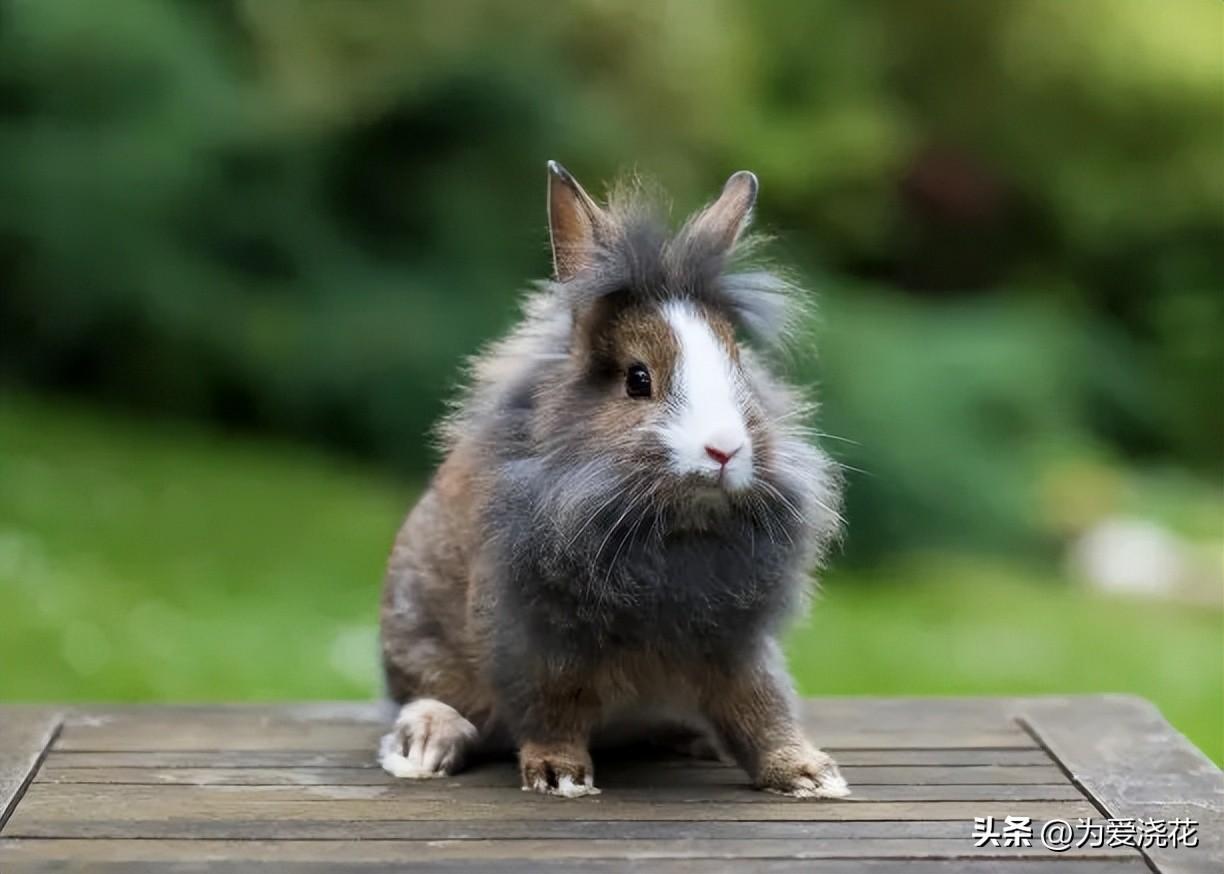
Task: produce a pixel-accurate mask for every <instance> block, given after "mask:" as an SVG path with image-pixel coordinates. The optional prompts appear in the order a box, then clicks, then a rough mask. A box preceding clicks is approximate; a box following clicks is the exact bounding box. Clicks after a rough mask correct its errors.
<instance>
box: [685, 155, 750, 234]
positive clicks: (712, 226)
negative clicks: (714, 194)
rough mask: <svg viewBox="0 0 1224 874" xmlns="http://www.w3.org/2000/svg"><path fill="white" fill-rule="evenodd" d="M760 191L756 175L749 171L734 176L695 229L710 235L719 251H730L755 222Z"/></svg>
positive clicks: (707, 208) (698, 217) (702, 215)
mask: <svg viewBox="0 0 1224 874" xmlns="http://www.w3.org/2000/svg"><path fill="white" fill-rule="evenodd" d="M757 188H758V183H757V178H756V174H754V173H751V172H749V171H748V170H740V171H739V172H738V173H732V174H731V178H730V179H728V180H727V184H726V185H724V186H723V190H722V194H720V195H719V196H718V200H716V201H714V202H713V203H711V204H710V205H709V206H707V207H706V208H705V209H704V210H702V212H701V214H700V215H698V216H697V218H696V219H695V220H694V223H693V229H694V230H695V231H696V232H697V233H699V234H702V235H703V236H704V235H708V237H709V239H710V240H711V241H712V242H713V243H714V245H715V246H717V247H718V248H720V249H722V250H724V251H725V250H727V249H730V248H731V247H732V246H734V245H735V243H736V241H737V240H738V239H739V238H740V234H742V233H743V232H744V229H745V228H746V227H748V222H749V220H750V219H751V218H752V207H753V206H755V205H756V198H757Z"/></svg>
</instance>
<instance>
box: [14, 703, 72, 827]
mask: <svg viewBox="0 0 1224 874" xmlns="http://www.w3.org/2000/svg"><path fill="white" fill-rule="evenodd" d="M61 721H62V715H61V713H60V712H59V711H58V710H54V709H47V708H42V707H29V708H26V707H21V708H18V707H12V708H6V709H5V710H3V711H2V712H0V832H2V831H3V830H4V826H5V823H7V822H8V820H9V817H10V816H12V814H13V811H14V810H15V809H16V806H17V803H18V801H19V800H20V799H21V797H22V793H23V792H24V791H25V789H26V785H27V783H29V781H30V780H31V779H32V778H33V776H34V772H35V771H36V770H37V768H38V765H39V763H40V762H41V760H42V757H43V755H44V753H45V752H46V750H47V747H48V746H50V744H51V741H52V739H53V738H54V737H55V734H56V732H57V731H58V730H59V727H60V723H61Z"/></svg>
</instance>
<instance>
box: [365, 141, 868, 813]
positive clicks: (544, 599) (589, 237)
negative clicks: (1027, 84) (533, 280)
mask: <svg viewBox="0 0 1224 874" xmlns="http://www.w3.org/2000/svg"><path fill="white" fill-rule="evenodd" d="M757 189H758V182H757V178H756V176H754V175H753V174H752V173H749V172H746V171H741V172H738V173H735V174H734V175H732V176H731V177H730V179H729V180H728V181H727V182H726V184H725V186H724V188H723V190H722V193H721V194H720V195H719V197H718V198H717V199H716V200H714V201H713V202H712V203H711V204H710V205H708V206H707V207H706V208H705V209H703V210H701V211H700V212H698V213H697V214H695V215H694V216H693V217H691V218H690V219H689V220H688V221H687V222H686V223H685V224H684V225H683V226H682V227H681V228H680V229H679V230H678V231H675V232H674V233H670V232H669V231H668V229H667V227H666V225H665V223H664V222H662V221H661V220H660V218H659V210H658V209H656V208H655V207H654V206H652V203H653V202H654V198H653V197H651V196H648V194H647V193H646V189H645V187H644V186H642V185H641V184H632V183H631V184H627V185H621V186H619V187H618V188H616V189H614V190H613V192H612V195H611V198H610V201H609V203H608V205H607V206H601V205H600V204H598V203H597V202H596V201H595V200H594V199H593V198H592V197H591V196H590V195H588V194H587V193H586V191H585V190H584V189H583V188H582V186H580V185H579V184H578V182H577V181H576V180H575V179H574V178H573V177H572V176H571V175H570V174H569V173H568V172H567V171H566V170H565V169H564V168H563V167H561V165H559V164H557V163H556V162H549V164H548V220H549V230H550V234H551V245H552V257H553V269H554V274H555V275H554V277H553V280H552V281H550V282H545V283H541V284H540V286H539V287H538V288H537V290H536V292H535V293H534V294H533V295H531V296H530V297H529V298H528V300H527V301H526V303H525V305H524V309H523V318H522V320H521V322H520V323H519V324H518V326H517V327H516V328H514V329H513V331H512V332H511V333H510V334H509V335H508V336H507V337H506V338H505V339H503V340H501V341H500V342H497V343H495V344H494V345H492V346H491V347H489V348H488V349H487V350H485V351H484V352H483V353H482V354H480V355H479V356H477V357H476V358H475V359H474V360H473V362H472V365H471V373H470V380H469V386H468V387H467V389H466V391H465V393H464V395H463V397H462V399H461V400H460V401H459V402H458V403H457V405H456V406H455V408H454V410H453V412H452V414H451V415H450V416H449V417H448V418H447V419H446V420H445V421H444V423H443V425H442V426H441V442H442V446H443V449H444V452H445V458H444V460H443V462H442V464H441V465H440V467H439V468H438V469H437V471H436V473H435V475H434V477H433V479H432V481H431V483H430V485H429V487H428V489H427V490H426V491H425V492H424V494H423V496H422V497H421V498H420V500H419V502H418V503H417V504H416V506H415V507H414V508H413V509H412V511H411V513H410V514H409V516H408V517H407V520H406V521H405V522H404V524H403V527H402V528H401V530H400V531H399V534H398V536H397V538H396V540H395V545H394V548H393V550H392V553H391V557H390V560H389V565H388V572H387V576H386V584H385V587H384V592H383V597H382V602H381V644H382V657H383V664H384V669H385V679H386V685H387V690H388V692H389V695H390V697H391V698H392V699H393V701H394V703H395V704H397V705H399V706H400V710H399V714H398V717H397V718H396V720H395V723H394V727H393V729H392V730H391V732H390V733H389V734H387V735H386V736H385V737H384V738H383V740H382V743H381V746H380V751H379V755H380V762H381V764H382V766H383V768H384V769H385V770H386V771H388V772H389V773H390V774H392V775H395V776H397V777H406V778H430V777H440V776H444V775H447V774H451V773H455V772H456V771H457V770H459V769H460V768H461V767H462V766H463V764H464V761H465V759H466V758H468V757H469V756H470V755H471V754H473V753H475V752H478V751H483V750H486V749H494V748H497V747H499V746H502V745H507V744H510V745H512V746H513V748H514V749H516V750H517V754H518V762H519V769H520V773H521V778H522V788H523V789H524V790H528V791H534V792H540V793H545V794H551V795H560V796H564V797H579V796H584V795H594V794H597V793H598V792H599V789H598V788H596V786H595V783H594V769H593V767H592V760H591V754H590V747H591V744H592V742H593V740H594V741H596V742H598V739H599V737H600V736H603V735H605V734H615V733H616V732H617V730H618V728H620V729H627V730H628V732H629V733H630V734H635V735H636V736H639V737H641V736H643V735H644V736H646V737H650V736H651V735H652V734H655V733H658V734H662V733H663V732H665V731H667V730H669V728H674V727H676V726H686V727H688V728H689V729H691V730H692V731H693V732H695V733H696V734H694V735H693V737H695V738H696V739H697V740H700V739H701V738H702V737H705V738H708V739H709V741H710V744H707V745H706V747H707V749H708V748H711V747H713V748H715V749H717V750H721V751H724V752H725V753H727V754H729V756H730V757H731V758H733V759H734V761H735V762H736V763H738V764H739V765H740V766H741V767H742V768H743V769H744V770H745V771H746V772H747V774H748V775H749V777H750V778H751V780H752V782H753V784H754V785H755V786H756V787H758V788H760V789H764V790H768V791H770V792H776V793H780V794H783V795H789V796H795V797H801V798H808V797H829V798H837V797H842V796H845V795H847V794H848V793H849V789H848V788H847V785H846V781H845V780H844V779H843V778H842V776H841V774H840V772H839V771H838V768H837V765H836V763H835V762H834V761H833V759H832V758H831V757H830V756H828V755H827V754H826V753H824V752H822V751H821V750H819V749H818V748H817V747H815V746H814V745H813V744H812V743H810V742H809V741H808V740H807V739H806V738H805V737H804V735H803V732H802V729H801V727H800V725H799V721H798V718H797V701H796V697H795V693H794V691H793V690H792V685H791V682H790V679H789V676H788V674H787V671H786V667H785V663H784V659H783V656H782V653H781V650H780V647H779V644H778V635H779V633H780V630H781V629H782V626H783V624H784V622H785V620H786V619H787V617H788V616H790V615H792V614H793V613H794V612H795V611H797V610H799V609H800V608H801V607H803V606H804V602H805V593H806V591H807V589H808V588H809V585H810V579H811V577H810V573H811V571H812V570H813V568H814V567H815V566H817V565H818V564H820V563H821V561H822V560H823V558H824V556H825V554H826V552H827V550H828V547H829V546H830V544H831V543H832V542H833V541H834V540H835V539H836V538H837V536H838V534H839V531H840V521H841V519H840V516H839V513H838V508H839V492H840V479H839V475H838V468H837V466H836V465H835V463H834V462H833V461H832V460H831V459H830V458H829V457H828V456H827V455H826V454H824V453H823V452H822V451H821V450H820V449H818V448H817V447H816V446H815V445H814V444H813V442H812V441H811V439H810V437H811V434H810V432H809V431H807V430H806V429H805V427H804V425H803V424H802V420H803V419H804V418H805V415H806V413H807V411H808V410H809V407H808V406H807V405H806V404H805V402H804V401H803V399H802V398H801V396H800V394H799V392H798V391H797V390H796V389H794V388H792V387H790V386H788V385H786V384H785V383H784V382H782V381H781V380H780V379H779V378H778V377H776V376H775V375H774V374H773V373H771V371H770V369H769V366H768V365H767V363H766V361H767V360H768V359H770V358H771V356H770V355H769V353H770V352H771V351H772V350H773V349H774V348H775V347H778V346H780V345H782V344H784V343H785V342H786V338H787V337H788V336H790V335H792V334H793V332H792V331H791V330H790V329H791V328H793V327H794V326H795V324H796V318H795V315H796V313H797V311H798V310H799V309H800V307H801V301H800V299H799V295H798V293H797V291H796V289H795V288H794V287H793V286H792V284H791V283H790V282H788V281H787V280H785V279H783V278H782V277H780V276H779V275H777V274H776V273H773V272H769V271H767V270H764V269H762V268H759V267H756V268H752V267H745V266H743V265H744V263H745V256H749V255H751V252H752V249H753V238H751V237H748V236H746V235H745V230H746V227H747V225H748V223H749V219H750V216H751V213H752V209H753V206H754V204H755V202H756V196H757ZM622 733H623V732H622Z"/></svg>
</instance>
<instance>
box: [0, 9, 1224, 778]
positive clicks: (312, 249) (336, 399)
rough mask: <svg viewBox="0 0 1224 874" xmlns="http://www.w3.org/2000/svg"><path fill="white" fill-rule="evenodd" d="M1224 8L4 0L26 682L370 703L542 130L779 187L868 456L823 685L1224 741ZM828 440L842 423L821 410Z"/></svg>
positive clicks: (506, 311) (522, 240)
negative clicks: (1081, 701) (379, 656)
mask: <svg viewBox="0 0 1224 874" xmlns="http://www.w3.org/2000/svg"><path fill="white" fill-rule="evenodd" d="M1222 157H1224V4H1221V3H1219V2H1218V0H1179V2H1176V3H1165V4H1153V3H1150V2H1146V0H1075V2H1066V0H1014V2H979V3H948V2H946V0H926V2H907V3H903V4H902V3H885V2H859V3H852V2H832V0H824V2H815V0H811V2H803V0H793V2H743V3H733V2H696V0H694V2H656V3H650V4H643V3H629V2H624V3H618V2H611V0H582V2H573V3H552V4H548V5H547V6H543V5H540V4H533V3H504V2H492V0H490V2H477V0H451V2H447V3H409V2H373V0H371V2H364V3H356V2H344V0H332V2H327V0H313V2H310V0H207V2H206V0H195V2H188V0H183V2H164V0H163V2H156V0H126V2H123V3H90V2H84V0H81V2H68V0H38V2H28V0H27V2H20V0H0V612H2V615H3V618H0V696H3V697H6V698H11V699H82V698H120V699H133V700H169V699H244V698H292V697H347V696H369V695H371V694H374V693H376V692H377V690H378V684H379V679H378V670H377V663H376V647H375V638H376V631H375V622H376V600H377V591H378V588H379V584H380V575H381V570H382V564H383V560H384V557H385V554H386V552H387V548H388V545H389V543H390V541H391V538H392V536H393V533H394V530H395V528H396V525H397V524H398V521H399V519H400V518H401V516H402V514H403V513H404V512H405V510H406V509H407V507H408V505H409V504H410V502H411V500H412V498H413V496H414V495H415V494H416V493H417V492H418V491H419V489H420V487H421V484H422V483H423V482H424V479H425V477H426V476H427V475H428V471H429V469H430V466H431V465H432V464H433V463H434V461H435V456H434V454H433V452H432V451H431V449H430V448H429V443H428V440H427V431H428V428H429V426H430V424H431V423H432V422H433V421H434V419H435V418H436V417H437V416H438V414H439V412H440V411H441V409H442V408H443V402H444V399H445V398H446V397H447V395H448V394H450V393H451V392H452V390H453V388H454V386H455V384H456V380H457V376H458V367H459V365H460V363H461V361H462V359H463V356H465V355H466V354H469V353H471V352H472V351H474V350H475V349H476V348H477V347H478V346H479V345H480V344H481V343H482V342H483V341H486V340H488V339H489V338H491V337H493V336H495V335H496V334H497V333H498V332H500V331H502V330H504V329H505V328H506V327H507V326H508V325H509V324H510V323H511V321H512V319H513V318H514V313H515V306H516V297H517V295H518V291H519V290H520V289H522V288H523V287H525V285H526V283H527V281H528V280H529V279H530V278H532V277H539V276H542V275H544V274H545V273H546V272H547V271H548V263H547V238H546V228H545V215H544V184H545V175H544V161H545V160H546V159H548V158H557V159H559V160H561V161H563V162H564V163H565V164H566V165H567V166H568V167H569V168H570V169H571V170H572V171H573V172H574V173H575V174H577V175H578V176H579V178H581V179H583V180H584V182H585V183H586V184H587V186H588V188H591V189H592V190H598V189H600V188H601V185H602V183H603V182H605V181H608V180H611V179H612V178H614V177H615V176H616V175H617V173H618V172H621V171H624V170H626V169H637V170H640V171H642V172H644V173H647V174H649V175H650V176H652V177H654V178H657V179H658V180H660V181H661V182H662V183H663V184H664V185H665V186H666V187H667V188H668V189H669V190H670V192H671V194H672V196H673V199H674V207H675V212H676V214H677V215H680V214H683V213H685V212H687V211H688V210H690V209H692V208H694V207H696V206H697V205H699V204H700V203H701V202H702V201H703V200H704V199H706V198H707V197H709V196H711V195H712V194H714V193H715V192H716V191H717V190H718V188H719V186H720V185H721V183H722V181H723V180H724V179H725V177H726V176H727V175H728V174H729V173H730V172H731V171H733V170H736V169H740V168H749V169H752V170H755V171H756V172H757V174H758V175H759V176H760V178H761V181H762V193H761V200H760V210H759V214H758V215H759V221H760V224H761V225H762V226H764V227H766V228H768V229H770V230H771V231H773V232H774V233H775V235H776V237H777V239H776V243H775V245H774V252H773V254H774V255H776V256H777V257H778V258H779V259H781V260H783V261H785V262H787V263H791V264H794V265H795V266H796V268H797V269H798V271H799V272H800V274H801V275H803V276H804V277H805V278H806V280H807V285H808V286H809V287H810V288H812V289H813V290H814V293H815V294H816V297H817V300H818V311H819V316H818V318H817V319H816V321H815V322H814V323H813V326H812V327H813V331H812V334H813V336H814V337H815V338H816V340H815V344H814V348H804V349H800V350H798V354H797V355H796V356H795V361H794V363H793V366H792V370H793V375H794V376H795V378H797V379H799V380H802V381H804V382H808V383H813V384H815V385H817V386H818V388H817V392H818V395H819V396H820V398H821V401H822V404H823V411H822V418H821V421H820V426H821V428H822V430H824V431H826V432H827V433H828V434H829V435H831V436H830V438H829V439H828V440H827V443H826V445H827V448H828V449H829V450H831V451H832V452H833V453H834V454H835V455H837V457H838V458H839V459H840V460H842V461H843V462H844V463H845V464H847V465H849V466H850V467H851V468H852V469H851V470H850V474H849V494H848V506H847V515H848V517H849V519H850V527H849V534H848V538H847V540H846V544H845V548H844V549H843V550H842V551H841V552H840V553H839V554H838V555H837V556H836V559H835V566H834V568H833V570H832V572H831V573H830V574H829V575H828V577H827V579H826V584H825V586H824V591H823V595H822V597H821V598H820V600H819V601H818V603H817V604H816V608H815V610H814V611H813V614H812V616H811V618H810V619H809V620H808V621H807V622H805V623H803V624H802V625H800V626H799V627H798V628H797V629H796V630H795V632H794V634H793V635H792V637H791V640H790V650H789V651H790V655H791V660H792V665H793V668H794V670H795V673H796V676H797V677H798V680H799V683H800V686H801V687H802V689H803V691H804V692H805V693H808V694H970V693H973V694H987V693H995V694H1029V693H1040V692H1090V691H1121V692H1133V693H1137V694H1141V695H1144V696H1146V697H1149V698H1151V699H1152V700H1154V701H1155V702H1156V703H1157V704H1158V705H1159V706H1160V707H1161V708H1162V709H1163V710H1164V711H1165V713H1166V715H1168V716H1169V717H1170V719H1171V720H1172V721H1173V722H1174V724H1175V725H1177V726H1178V727H1179V728H1181V729H1182V730H1183V731H1185V732H1186V733H1187V734H1188V735H1189V736H1190V737H1191V738H1192V739H1193V740H1194V741H1195V742H1196V743H1197V744H1199V745H1200V746H1201V747H1202V748H1203V749H1204V750H1206V751H1207V752H1208V753H1209V754H1210V755H1212V756H1213V757H1214V758H1215V759H1216V760H1217V761H1221V760H1224V609H1222V603H1221V602H1222V599H1224V586H1222V583H1221V559H1222V553H1224V494H1222V490H1221V485H1222V483H1224V479H1222V477H1224V403H1222V401H1224V398H1222V397H1221V395H1222V387H1224V361H1222V360H1221V343H1220V338H1221V336H1224V294H1222V293H1221V292H1222V286H1224V246H1222V245H1221V243H1222V241H1224V162H1222V160H1221V159H1222ZM834 435H835V436H834Z"/></svg>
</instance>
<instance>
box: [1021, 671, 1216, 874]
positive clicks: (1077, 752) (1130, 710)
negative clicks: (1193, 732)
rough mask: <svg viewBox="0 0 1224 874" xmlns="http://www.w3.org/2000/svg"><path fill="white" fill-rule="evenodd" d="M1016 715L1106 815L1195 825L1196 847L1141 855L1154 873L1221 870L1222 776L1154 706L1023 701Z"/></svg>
mask: <svg viewBox="0 0 1224 874" xmlns="http://www.w3.org/2000/svg"><path fill="white" fill-rule="evenodd" d="M1017 710H1018V712H1019V713H1020V714H1021V718H1022V719H1023V720H1024V722H1025V723H1026V724H1027V725H1028V726H1029V727H1030V729H1031V730H1032V731H1033V733H1034V734H1035V735H1036V736H1037V737H1038V738H1040V739H1041V742H1042V743H1043V744H1045V745H1046V746H1047V747H1048V748H1049V750H1050V751H1051V752H1052V753H1053V754H1054V755H1055V756H1057V758H1058V760H1059V762H1060V763H1061V764H1062V766H1063V767H1064V768H1065V769H1066V770H1067V771H1068V772H1069V773H1070V774H1071V775H1072V777H1073V778H1074V780H1075V781H1076V782H1077V783H1078V784H1079V785H1081V786H1083V788H1084V789H1085V790H1086V791H1087V792H1088V793H1089V795H1090V796H1091V797H1092V798H1094V799H1095V800H1096V801H1097V802H1098V803H1099V804H1100V805H1101V807H1102V808H1103V809H1104V810H1105V811H1107V812H1108V814H1109V815H1110V816H1114V817H1130V818H1145V819H1146V818H1155V819H1161V820H1171V819H1175V818H1188V819H1191V820H1193V821H1195V822H1197V823H1198V824H1199V828H1198V846H1196V847H1187V846H1183V847H1151V848H1146V849H1145V850H1144V853H1145V854H1146V856H1147V857H1148V859H1149V860H1150V861H1151V862H1152V864H1153V865H1154V866H1155V867H1156V868H1157V869H1158V870H1160V871H1162V872H1170V874H1220V872H1221V871H1224V773H1221V771H1220V769H1219V768H1217V767H1216V766H1215V765H1214V764H1212V762H1211V761H1210V760H1209V759H1208V758H1207V757H1206V756H1204V755H1203V754H1202V753H1201V752H1199V751H1198V750H1197V749H1195V747H1194V746H1193V745H1192V744H1191V743H1190V742H1189V741H1188V740H1186V738H1185V737H1183V736H1182V735H1181V734H1180V733H1179V732H1177V731H1176V730H1175V729H1174V728H1173V727H1172V726H1171V725H1169V724H1168V723H1167V722H1166V721H1165V720H1164V718H1163V717H1161V715H1160V712H1159V711H1158V710H1157V709H1156V708H1155V707H1153V706H1152V705H1151V704H1149V703H1148V702H1147V701H1144V700H1142V699H1141V698H1134V697H1130V696H1125V695H1101V696H1096V697H1092V698H1053V699H1039V700H1033V701H1027V702H1023V703H1021V704H1019V705H1018V707H1017Z"/></svg>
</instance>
